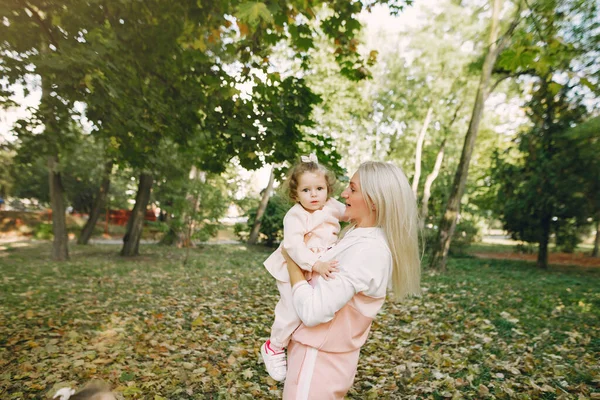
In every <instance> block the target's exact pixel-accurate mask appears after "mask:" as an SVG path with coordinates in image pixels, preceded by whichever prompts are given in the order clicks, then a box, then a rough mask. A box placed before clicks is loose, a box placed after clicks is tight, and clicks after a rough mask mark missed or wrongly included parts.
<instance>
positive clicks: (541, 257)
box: [537, 213, 552, 269]
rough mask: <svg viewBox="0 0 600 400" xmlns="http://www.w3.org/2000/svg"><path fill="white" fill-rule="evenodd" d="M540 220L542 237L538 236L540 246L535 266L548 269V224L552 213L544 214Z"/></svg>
mask: <svg viewBox="0 0 600 400" xmlns="http://www.w3.org/2000/svg"><path fill="white" fill-rule="evenodd" d="M540 222H541V228H542V237H541V238H540V247H539V249H538V258H537V266H538V267H540V268H542V269H548V243H549V242H550V224H551V222H552V213H548V214H547V215H545V216H544V217H543V218H542V220H541V221H540Z"/></svg>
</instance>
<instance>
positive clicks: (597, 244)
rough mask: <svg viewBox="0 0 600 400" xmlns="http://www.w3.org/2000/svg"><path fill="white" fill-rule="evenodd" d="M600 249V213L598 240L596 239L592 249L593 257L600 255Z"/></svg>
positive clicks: (597, 221) (597, 230)
mask: <svg viewBox="0 0 600 400" xmlns="http://www.w3.org/2000/svg"><path fill="white" fill-rule="evenodd" d="M599 250H600V213H599V214H598V215H597V216H596V240H595V241H594V250H592V257H600V256H599V255H598V252H599Z"/></svg>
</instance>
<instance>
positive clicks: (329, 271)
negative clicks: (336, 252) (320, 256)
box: [312, 260, 339, 281]
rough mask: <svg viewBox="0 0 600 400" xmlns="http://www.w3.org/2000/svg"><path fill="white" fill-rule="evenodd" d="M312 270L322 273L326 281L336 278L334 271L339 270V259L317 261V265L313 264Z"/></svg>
mask: <svg viewBox="0 0 600 400" xmlns="http://www.w3.org/2000/svg"><path fill="white" fill-rule="evenodd" d="M312 270H313V271H314V272H316V273H318V274H319V275H321V277H322V278H323V279H325V280H326V281H328V280H329V279H335V276H333V273H334V272H338V271H339V269H338V261H337V260H331V261H327V262H325V261H317V262H316V263H315V265H313V268H312Z"/></svg>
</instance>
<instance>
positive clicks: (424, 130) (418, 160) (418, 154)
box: [412, 107, 433, 198]
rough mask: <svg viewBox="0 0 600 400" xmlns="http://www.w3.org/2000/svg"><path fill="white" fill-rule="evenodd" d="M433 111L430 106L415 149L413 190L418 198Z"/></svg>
mask: <svg viewBox="0 0 600 400" xmlns="http://www.w3.org/2000/svg"><path fill="white" fill-rule="evenodd" d="M432 112H433V108H432V107H429V109H428V110H427V115H426V116H425V121H424V122H423V126H422V127H421V132H419V137H418V138H417V149H416V150H415V176H414V177H413V182H412V191H413V193H414V194H415V198H418V194H417V191H418V190H419V179H420V178H421V155H422V153H423V140H424V139H425V133H427V128H429V122H430V121H431V113H432Z"/></svg>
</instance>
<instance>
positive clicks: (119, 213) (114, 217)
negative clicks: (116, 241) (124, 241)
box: [107, 210, 156, 225]
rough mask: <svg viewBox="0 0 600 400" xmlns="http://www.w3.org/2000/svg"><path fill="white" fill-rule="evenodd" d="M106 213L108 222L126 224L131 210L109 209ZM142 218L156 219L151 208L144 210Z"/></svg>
mask: <svg viewBox="0 0 600 400" xmlns="http://www.w3.org/2000/svg"><path fill="white" fill-rule="evenodd" d="M107 215H108V223H109V224H115V225H126V224H127V220H129V217H130V216H131V210H109V211H108V213H107ZM144 219H145V220H146V221H156V214H154V211H152V210H146V215H145V216H144Z"/></svg>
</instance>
